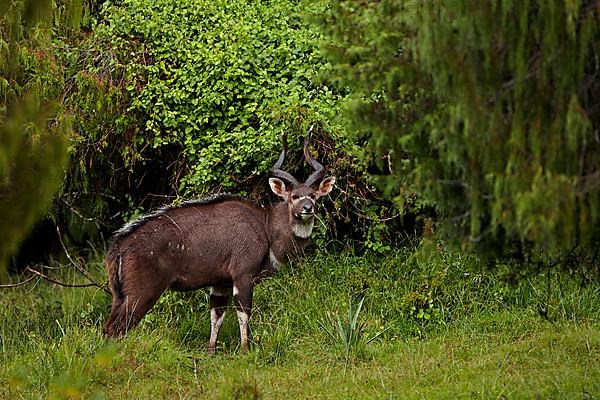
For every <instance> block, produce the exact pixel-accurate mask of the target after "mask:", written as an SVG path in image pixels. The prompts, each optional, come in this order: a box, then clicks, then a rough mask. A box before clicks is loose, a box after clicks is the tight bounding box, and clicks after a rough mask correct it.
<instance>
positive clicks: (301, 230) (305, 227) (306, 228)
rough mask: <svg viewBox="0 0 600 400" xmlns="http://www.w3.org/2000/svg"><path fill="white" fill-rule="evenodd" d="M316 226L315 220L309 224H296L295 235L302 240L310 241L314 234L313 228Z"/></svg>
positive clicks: (294, 225) (293, 227) (294, 226)
mask: <svg viewBox="0 0 600 400" xmlns="http://www.w3.org/2000/svg"><path fill="white" fill-rule="evenodd" d="M314 225H315V220H314V218H313V219H311V220H310V221H308V222H301V223H295V224H293V225H292V231H293V232H294V235H295V236H297V237H299V238H301V239H308V238H309V237H310V235H311V234H312V230H313V226H314Z"/></svg>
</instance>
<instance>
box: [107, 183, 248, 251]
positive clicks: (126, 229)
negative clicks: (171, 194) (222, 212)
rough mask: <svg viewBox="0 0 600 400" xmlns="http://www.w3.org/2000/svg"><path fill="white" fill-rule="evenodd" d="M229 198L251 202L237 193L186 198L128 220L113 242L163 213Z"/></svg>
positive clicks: (114, 235) (116, 233) (219, 201)
mask: <svg viewBox="0 0 600 400" xmlns="http://www.w3.org/2000/svg"><path fill="white" fill-rule="evenodd" d="M227 200H241V201H245V202H248V203H251V202H250V201H249V200H247V199H244V198H243V197H240V196H238V195H235V194H231V193H216V194H212V195H210V196H207V197H204V198H201V199H195V200H185V201H182V202H181V203H179V204H171V205H167V206H164V207H161V208H159V209H157V210H155V211H153V212H151V213H150V214H146V215H143V216H141V217H139V218H137V219H135V220H133V221H129V222H127V223H126V224H125V225H123V226H122V227H121V228H119V229H118V230H116V231H115V232H114V234H113V236H112V240H111V244H112V243H115V242H117V241H119V240H120V239H124V238H126V237H127V236H129V235H130V234H132V233H133V232H135V231H136V230H137V229H138V228H139V227H141V226H142V225H144V224H145V223H146V222H148V221H151V220H153V219H155V218H157V217H160V216H161V215H165V214H166V213H168V212H169V211H171V210H173V209H176V208H186V207H194V206H198V205H206V204H214V203H221V202H224V201H227Z"/></svg>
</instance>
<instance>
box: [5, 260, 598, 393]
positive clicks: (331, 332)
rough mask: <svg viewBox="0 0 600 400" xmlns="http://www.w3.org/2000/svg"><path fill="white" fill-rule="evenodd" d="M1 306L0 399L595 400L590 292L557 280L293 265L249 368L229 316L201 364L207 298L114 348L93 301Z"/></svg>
mask: <svg viewBox="0 0 600 400" xmlns="http://www.w3.org/2000/svg"><path fill="white" fill-rule="evenodd" d="M88 269H89V270H91V271H92V272H93V273H94V275H95V276H97V277H99V279H103V278H104V273H103V271H102V265H101V264H100V263H99V262H98V261H94V262H90V264H89V265H88ZM60 277H61V279H63V280H68V279H76V278H77V277H75V276H69V274H68V273H62V274H60ZM0 294H1V297H0V365H1V366H0V398H10V399H13V398H16V399H19V398H24V399H29V398H56V399H63V398H73V399H76V398H98V399H102V398H110V399H130V398H187V399H194V398H244V399H246V398H283V397H288V396H289V397H290V398H324V399H327V398H331V399H338V398H382V399H383V398H385V399H404V398H409V399H410V398H449V399H450V398H452V399H454V398H469V399H471V398H511V399H512V398H581V399H587V398H596V397H598V396H600V383H599V382H600V332H599V328H600V318H599V316H600V315H599V314H600V311H599V310H600V295H599V294H600V293H599V289H598V287H597V286H593V285H589V286H581V285H580V284H579V282H578V281H577V280H576V279H575V278H571V277H568V276H559V275H557V274H556V273H553V274H551V275H546V274H544V275H540V276H531V277H529V278H527V279H525V280H522V281H521V282H520V283H519V284H518V285H510V284H508V283H507V282H506V280H505V279H504V278H503V274H502V271H494V272H491V271H485V270H480V269H478V268H476V264H475V261H474V260H471V259H469V258H466V257H461V256H459V255H452V256H450V255H448V256H446V257H439V258H436V259H434V260H429V261H428V262H425V261H423V260H422V259H420V258H419V257H416V256H415V255H414V254H413V253H412V252H411V251H408V250H406V251H398V252H395V253H392V254H390V255H388V256H386V257H374V256H362V257H357V256H354V255H352V254H341V255H340V254H337V255H335V256H333V255H332V256H328V255H324V254H316V255H314V256H311V257H308V258H306V259H304V260H303V261H300V262H297V263H295V264H293V265H291V266H290V267H288V268H286V269H285V270H284V271H282V272H281V273H280V274H279V275H278V276H277V277H274V278H271V279H268V280H267V281H265V282H263V283H262V284H261V285H259V286H258V287H257V289H256V292H255V309H254V315H253V317H252V320H251V327H252V337H253V346H252V350H251V352H250V353H249V354H247V355H243V354H241V352H240V350H239V331H238V327H237V321H236V318H235V312H229V314H228V316H227V317H226V320H225V324H224V326H223V329H222V332H221V337H220V340H219V346H218V349H217V355H216V356H214V357H209V356H208V355H206V354H205V352H204V349H205V346H206V343H207V341H208V336H209V330H210V329H209V328H210V322H209V313H208V309H207V292H206V291H197V292H193V293H167V294H166V295H165V296H164V297H163V298H162V299H161V301H160V302H159V304H157V306H156V307H155V308H154V309H153V310H152V312H151V313H150V314H148V316H147V317H146V318H145V319H144V320H143V321H142V323H141V324H140V326H139V327H138V328H136V329H135V330H134V331H132V332H130V334H129V335H128V336H127V337H126V338H124V339H122V340H118V341H106V340H105V339H104V338H102V335H101V326H102V322H103V320H104V318H106V316H107V314H108V311H109V305H110V301H109V300H110V299H109V298H108V297H107V296H106V295H105V294H104V293H102V292H101V291H99V290H96V289H69V288H62V287H56V286H53V285H51V284H48V283H46V282H39V283H37V284H36V285H30V286H29V287H21V288H18V289H11V290H4V291H2V292H0ZM359 305H360V307H359ZM232 311H233V310H232ZM373 338H374V339H373Z"/></svg>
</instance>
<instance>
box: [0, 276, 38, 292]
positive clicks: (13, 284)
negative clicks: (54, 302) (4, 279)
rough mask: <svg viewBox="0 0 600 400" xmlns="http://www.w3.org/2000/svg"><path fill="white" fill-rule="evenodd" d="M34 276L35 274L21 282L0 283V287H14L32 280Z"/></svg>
mask: <svg viewBox="0 0 600 400" xmlns="http://www.w3.org/2000/svg"><path fill="white" fill-rule="evenodd" d="M35 278H36V276H35V275H31V276H30V277H29V278H27V279H25V280H24V281H22V282H17V283H11V284H6V285H0V289H8V288H16V287H19V286H23V285H25V284H26V283H29V282H31V281H32V280H34V279H35Z"/></svg>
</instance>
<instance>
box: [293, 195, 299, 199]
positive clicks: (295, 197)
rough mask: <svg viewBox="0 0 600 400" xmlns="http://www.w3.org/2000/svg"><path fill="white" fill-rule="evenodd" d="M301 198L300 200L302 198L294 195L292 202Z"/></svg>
mask: <svg viewBox="0 0 600 400" xmlns="http://www.w3.org/2000/svg"><path fill="white" fill-rule="evenodd" d="M299 198H300V196H298V195H297V194H293V195H292V200H298V199H299Z"/></svg>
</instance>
